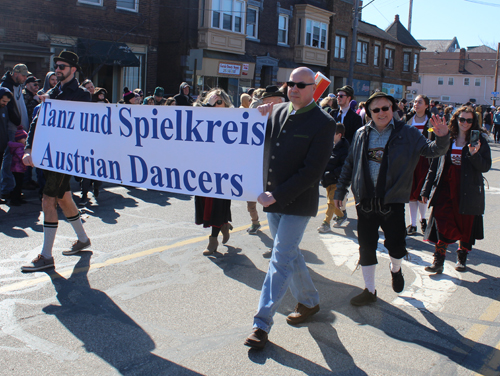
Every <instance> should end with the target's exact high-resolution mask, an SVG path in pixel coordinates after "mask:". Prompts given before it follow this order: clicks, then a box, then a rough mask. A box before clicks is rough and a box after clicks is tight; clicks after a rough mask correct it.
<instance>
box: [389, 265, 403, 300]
mask: <svg viewBox="0 0 500 376" xmlns="http://www.w3.org/2000/svg"><path fill="white" fill-rule="evenodd" d="M402 269H403V268H400V269H399V270H398V271H397V272H396V273H393V272H392V271H391V275H392V289H393V290H394V292H397V293H398V294H399V293H400V292H401V291H403V290H404V288H405V279H404V278H403V272H402V271H401V270H402Z"/></svg>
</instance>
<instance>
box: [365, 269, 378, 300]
mask: <svg viewBox="0 0 500 376" xmlns="http://www.w3.org/2000/svg"><path fill="white" fill-rule="evenodd" d="M376 267H377V265H376V264H375V265H368V266H361V271H362V272H363V279H364V280H365V288H367V289H368V291H370V292H371V293H372V294H375V269H376Z"/></svg>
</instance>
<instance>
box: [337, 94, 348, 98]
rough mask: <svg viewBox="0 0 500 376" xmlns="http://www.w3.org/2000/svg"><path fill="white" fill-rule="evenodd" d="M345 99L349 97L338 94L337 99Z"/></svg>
mask: <svg viewBox="0 0 500 376" xmlns="http://www.w3.org/2000/svg"><path fill="white" fill-rule="evenodd" d="M344 97H347V95H345V94H337V98H344Z"/></svg>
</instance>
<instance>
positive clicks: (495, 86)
mask: <svg viewBox="0 0 500 376" xmlns="http://www.w3.org/2000/svg"><path fill="white" fill-rule="evenodd" d="M499 53H500V43H498V46H497V59H496V61H495V82H494V84H493V91H494V92H495V93H496V91H497V81H498V56H499ZM494 98H496V95H495V96H494ZM493 106H495V107H496V106H497V101H496V100H493Z"/></svg>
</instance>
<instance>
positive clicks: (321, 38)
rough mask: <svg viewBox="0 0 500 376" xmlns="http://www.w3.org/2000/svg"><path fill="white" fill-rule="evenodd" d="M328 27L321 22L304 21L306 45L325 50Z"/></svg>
mask: <svg viewBox="0 0 500 376" xmlns="http://www.w3.org/2000/svg"><path fill="white" fill-rule="evenodd" d="M327 33H328V25H327V24H325V23H323V22H318V21H313V20H306V43H305V44H306V45H307V46H312V47H318V48H323V49H326V43H327V40H326V36H327Z"/></svg>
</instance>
